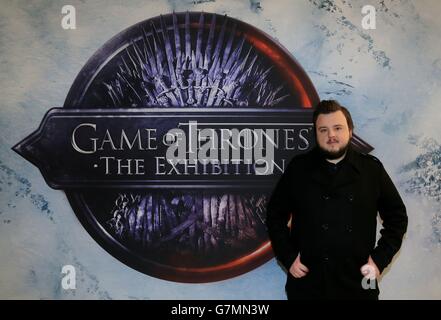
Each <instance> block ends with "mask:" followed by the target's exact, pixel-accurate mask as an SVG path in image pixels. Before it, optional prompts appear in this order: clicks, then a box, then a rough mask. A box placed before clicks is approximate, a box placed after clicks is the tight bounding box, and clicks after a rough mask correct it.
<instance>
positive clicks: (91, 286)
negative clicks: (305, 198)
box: [0, 0, 441, 299]
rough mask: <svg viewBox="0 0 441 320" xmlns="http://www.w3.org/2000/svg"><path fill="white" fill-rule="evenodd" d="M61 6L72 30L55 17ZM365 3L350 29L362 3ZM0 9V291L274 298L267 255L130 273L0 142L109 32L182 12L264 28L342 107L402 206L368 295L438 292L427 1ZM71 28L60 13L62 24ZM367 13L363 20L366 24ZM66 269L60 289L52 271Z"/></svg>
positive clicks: (433, 45) (279, 278)
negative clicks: (398, 233) (219, 275)
mask: <svg viewBox="0 0 441 320" xmlns="http://www.w3.org/2000/svg"><path fill="white" fill-rule="evenodd" d="M65 4H69V5H72V6H73V8H74V9H75V14H76V19H75V24H76V26H75V27H76V28H75V29H65V28H63V25H62V20H63V17H64V16H66V12H65V13H63V12H62V8H63V6H64V5H65ZM365 5H372V6H373V7H374V8H375V9H376V19H375V22H376V23H375V27H376V28H375V29H367V30H366V29H364V28H363V25H362V19H363V17H364V16H365V15H366V13H364V14H363V13H362V7H363V6H365ZM1 6H2V10H1V12H0V20H1V23H0V59H1V63H0V88H1V89H0V90H1V101H0V104H1V109H0V113H1V116H0V130H1V135H0V139H1V144H0V230H1V232H0V298H3V299H13V298H18V299H285V298H286V297H285V293H284V283H285V277H286V276H285V274H284V272H283V270H282V269H281V267H280V266H279V265H278V264H277V263H276V261H275V260H274V259H271V260H270V261H268V262H265V263H263V264H261V265H259V266H258V267H257V268H254V269H252V270H250V271H248V272H245V273H242V274H240V275H237V276H235V277H232V278H228V279H224V280H221V281H215V282H203V281H202V282H201V283H193V284H188V283H181V282H175V281H168V280H163V279H159V278H157V277H153V276H149V275H147V274H144V273H141V272H138V271H136V270H134V269H132V268H130V267H129V266H127V265H125V264H124V263H122V262H121V261H119V260H117V259H115V258H114V257H113V256H112V255H110V254H109V253H108V252H106V251H105V250H104V249H103V248H102V247H101V246H100V245H98V244H97V243H96V242H95V241H94V239H93V238H92V237H91V236H90V235H89V234H88V233H87V232H86V230H85V229H84V228H83V226H82V225H81V224H80V222H79V220H78V219H77V217H76V215H75V213H74V211H73V210H72V209H71V207H70V205H69V202H68V199H67V197H66V195H65V193H64V192H63V191H60V190H54V189H51V188H50V187H49V186H48V185H47V184H46V182H45V181H44V179H43V177H42V175H41V174H40V172H39V170H38V169H37V168H36V167H35V166H33V165H32V164H31V163H29V162H27V161H26V160H25V159H23V158H22V157H20V156H19V155H18V154H17V153H15V152H13V151H12V150H11V148H12V147H13V146H14V145H15V144H16V143H17V142H19V141H20V140H22V139H23V138H25V137H26V136H27V135H28V134H30V133H31V132H32V131H34V130H36V129H37V128H38V126H39V124H40V122H41V119H42V118H43V116H44V115H45V113H46V112H47V110H49V109H50V108H51V107H61V106H63V104H64V103H65V100H66V96H67V94H68V92H69V90H70V88H71V86H72V84H73V83H74V80H75V78H76V77H77V75H78V73H79V72H80V70H81V69H82V68H83V66H84V65H85V64H86V62H87V61H88V59H89V58H90V57H91V56H92V55H93V54H94V53H95V52H96V51H97V50H98V49H100V48H101V47H102V45H103V44H104V43H106V42H107V41H108V40H109V39H110V38H112V37H113V36H114V35H116V34H118V33H119V32H121V31H122V30H124V29H126V28H128V27H130V26H132V25H134V24H136V23H138V22H140V21H143V20H145V19H149V18H153V17H156V16H158V15H160V14H168V13H172V12H173V11H175V12H184V11H187V10H188V11H204V12H206V13H217V14H220V15H224V14H226V15H228V16H229V17H231V18H236V19H239V20H241V21H243V22H246V23H248V24H250V25H252V26H254V27H256V28H257V29H260V30H262V31H264V32H266V33H267V34H268V35H269V36H271V37H272V38H273V39H275V41H276V42H278V43H280V44H281V45H282V46H283V47H285V48H286V49H287V50H288V51H289V52H290V53H291V54H292V56H294V57H295V59H296V60H297V62H298V63H299V65H300V66H301V67H302V68H303V69H304V70H305V72H306V74H307V75H308V76H309V78H310V80H311V82H312V84H313V86H314V87H315V89H316V91H317V93H318V95H319V97H320V98H321V99H337V100H338V101H339V102H340V103H341V104H343V105H345V106H347V107H348V108H349V110H350V111H351V113H352V115H353V119H354V122H355V133H356V134H357V136H359V137H361V138H362V139H363V141H365V142H366V143H368V144H369V145H371V146H372V147H373V148H374V150H373V151H372V154H373V155H375V156H377V157H378V158H380V159H381V160H382V162H383V164H384V165H385V167H386V169H387V170H388V172H389V173H390V175H391V177H392V179H393V181H394V182H395V183H396V185H397V187H398V189H399V191H400V193H401V195H402V196H403V199H404V202H405V204H406V206H407V209H408V214H409V228H408V232H407V234H406V236H405V239H404V242H403V246H402V249H401V250H400V252H399V253H398V254H397V256H396V258H395V259H394V261H393V264H392V266H391V267H390V268H388V269H387V270H386V271H385V273H384V274H383V276H382V279H381V281H380V289H381V294H380V298H381V299H440V298H441V287H440V286H439V284H440V283H441V272H440V271H439V265H441V214H440V212H441V203H440V202H441V187H440V179H441V146H440V143H441V130H439V129H438V123H439V122H440V120H441V113H440V112H439V110H438V109H439V107H440V103H439V101H441V93H440V90H439V89H440V84H441V36H440V34H439V30H441V23H440V22H439V15H440V14H441V4H440V3H439V2H438V1H435V0H432V1H430V0H426V1H404V0H402V1H350V2H349V1H344V0H341V1H319V0H310V1H306V0H305V1H251V0H250V1H228V0H224V1H220V0H219V1H127V2H124V3H123V2H121V1H70V2H69V3H62V2H59V1H32V2H28V1H14V2H10V1H2V3H1ZM70 22H71V23H72V21H70ZM371 22H372V21H371ZM65 265H72V266H73V267H74V268H75V270H76V288H75V289H74V290H72V289H70V290H69V289H68V290H66V289H64V288H63V286H62V279H63V277H64V276H65V275H64V274H63V273H62V268H63V266H65Z"/></svg>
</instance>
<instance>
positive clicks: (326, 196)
mask: <svg viewBox="0 0 441 320" xmlns="http://www.w3.org/2000/svg"><path fill="white" fill-rule="evenodd" d="M323 199H325V200H329V199H331V197H330V196H329V195H327V194H325V195H324V196H323Z"/></svg>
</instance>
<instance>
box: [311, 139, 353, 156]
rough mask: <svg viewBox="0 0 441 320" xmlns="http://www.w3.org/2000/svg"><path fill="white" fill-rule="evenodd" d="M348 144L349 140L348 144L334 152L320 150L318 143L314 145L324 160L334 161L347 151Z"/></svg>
mask: <svg viewBox="0 0 441 320" xmlns="http://www.w3.org/2000/svg"><path fill="white" fill-rule="evenodd" d="M350 142H351V139H349V140H348V142H347V143H346V144H345V145H344V146H342V147H340V148H339V149H338V150H335V151H329V150H326V149H324V148H322V147H321V146H320V144H319V143H318V141H317V142H316V143H317V146H318V149H319V151H320V154H321V155H322V156H323V157H324V158H325V159H328V160H335V159H338V158H340V157H342V156H343V155H344V154H345V153H346V151H348V148H349V144H350Z"/></svg>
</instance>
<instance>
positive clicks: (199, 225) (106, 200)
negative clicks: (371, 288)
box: [63, 12, 318, 282]
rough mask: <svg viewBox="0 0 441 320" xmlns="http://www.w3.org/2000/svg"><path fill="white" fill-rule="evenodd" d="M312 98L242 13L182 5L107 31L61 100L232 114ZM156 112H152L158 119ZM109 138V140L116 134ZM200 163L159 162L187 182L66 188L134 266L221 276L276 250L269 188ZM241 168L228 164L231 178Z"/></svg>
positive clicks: (86, 221)
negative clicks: (227, 180)
mask: <svg viewBox="0 0 441 320" xmlns="http://www.w3.org/2000/svg"><path fill="white" fill-rule="evenodd" d="M317 101H318V95H317V93H316V91H315V89H314V87H313V85H312V83H311V81H310V80H309V78H308V76H307V75H306V73H305V72H304V71H303V69H302V68H301V67H300V65H299V64H298V63H297V62H296V60H295V59H294V58H293V57H292V56H291V55H290V54H289V53H288V52H287V51H286V50H285V49H284V48H283V47H282V46H281V45H280V44H278V43H277V42H275V41H274V40H272V39H271V38H270V37H269V36H268V35H266V34H265V33H263V32H262V31H260V30H258V29H256V28H254V27H252V26H250V25H248V24H246V23H244V22H241V21H239V20H237V19H232V18H229V17H226V16H220V15H217V14H208V13H201V12H187V13H173V14H168V15H163V16H159V17H155V18H151V19H148V20H145V21H142V22H140V23H138V24H136V25H134V26H132V27H130V28H128V29H126V30H124V31H123V32H121V33H119V34H118V35H116V36H115V37H113V38H112V39H111V40H109V41H108V42H107V43H106V44H105V45H103V46H102V48H100V49H99V50H98V51H97V52H96V53H95V54H94V55H93V56H92V57H91V58H90V59H89V61H88V62H87V63H86V65H85V66H84V67H83V69H82V70H81V71H80V73H79V74H78V76H77V78H76V79H75V81H74V83H73V85H72V87H71V89H70V91H69V94H68V96H67V98H66V101H65V103H64V106H63V108H66V109H105V110H107V111H111V110H113V109H115V110H120V109H127V110H133V109H146V108H147V109H148V108H151V109H152V110H164V114H162V115H161V116H162V117H163V118H161V119H164V117H165V119H167V117H168V118H169V119H171V118H174V117H176V116H177V114H179V115H182V114H185V113H186V112H187V111H188V112H190V111H191V112H193V113H197V114H198V115H200V114H204V113H206V114H211V113H212V112H213V111H216V112H217V114H222V115H223V119H225V121H224V123H225V122H226V121H228V119H233V118H234V117H235V114H236V113H234V112H232V110H236V111H237V109H238V108H239V109H243V110H247V109H250V108H252V109H253V110H256V109H258V112H257V116H256V113H255V114H254V117H255V118H256V117H257V118H258V117H259V114H260V111H259V110H261V114H262V116H263V115H268V113H270V114H271V112H273V111H276V110H279V109H287V108H288V109H309V108H311V106H313V105H314V104H315V103H317ZM165 111H168V112H165ZM236 111H235V112H236ZM262 119H263V118H262ZM190 120H191V117H190ZM161 121H163V120H161ZM161 121H160V120H155V121H153V123H155V124H156V126H157V127H158V128H159V127H160V126H161V125H162V122H161ZM244 121H246V118H244ZM188 123H190V121H189V122H188ZM125 125H126V124H125ZM217 125H219V124H217ZM245 127H246V126H245ZM220 132H221V133H222V132H223V131H220ZM229 132H230V133H231V132H232V131H231V130H230V131H229ZM253 134H254V133H253ZM242 138H244V137H242ZM106 139H107V140H106ZM121 139H122V138H121ZM244 139H245V138H244ZM245 140H246V139H245ZM103 141H105V142H106V143H107V145H110V146H112V147H113V145H112V143H113V141H111V136H110V135H109V136H106V135H105V136H104V137H103ZM133 141H135V140H131V141H129V139H128V138H127V137H126V142H127V143H130V142H132V143H135V142H133ZM220 141H222V140H220ZM241 141H243V140H241ZM144 142H145V141H144ZM102 143H104V142H102ZM244 145H246V143H244ZM215 147H216V148H217V149H219V148H221V146H215ZM114 149H117V146H116V147H115V148H114ZM245 149H246V148H245ZM117 151H118V150H117ZM244 152H245V151H244ZM120 153H121V154H123V153H124V151H120ZM158 158H159V157H158ZM156 160H158V159H156ZM166 160H167V159H166ZM158 161H159V160H158ZM161 166H162V164H161V165H159V168H160V169H161V168H162V167H161ZM164 166H165V164H164ZM204 168H205V167H204ZM204 168H203V169H201V171H198V172H195V170H194V168H193V167H191V166H189V167H186V169H185V170H187V171H185V170H182V169H178V167H175V166H173V167H171V169H167V170H163V171H161V172H160V174H161V175H163V176H169V175H173V174H174V175H179V177H182V176H185V178H186V179H187V181H188V180H191V179H192V178H193V177H195V176H196V175H197V176H198V177H197V179H194V184H192V185H188V183H187V184H186V186H185V187H183V186H181V185H180V184H179V183H176V184H173V183H167V184H162V185H147V186H140V187H139V188H124V187H121V186H117V185H116V186H115V187H114V188H108V187H107V188H100V187H99V186H95V187H94V188H84V189H81V188H80V189H78V188H77V189H66V194H67V197H68V199H69V202H70V204H71V205H72V207H73V209H74V211H75V213H76V215H77V217H78V218H79V220H80V221H81V223H82V224H83V226H84V227H85V228H86V229H87V231H88V232H89V234H90V235H91V236H92V237H93V238H94V239H95V240H96V241H97V242H98V243H99V244H100V245H101V246H102V247H103V248H104V249H105V250H107V251H108V252H109V253H110V254H112V255H113V256H114V257H116V258H117V259H119V260H120V261H122V262H123V263H125V264H127V265H128V266H130V267H132V268H134V269H136V270H139V271H141V272H144V273H146V274H148V275H151V276H154V277H158V278H161V279H166V280H171V281H178V282H211V281H218V280H223V279H228V278H231V277H234V276H237V275H239V274H243V273H245V272H248V271H250V270H252V269H254V268H256V267H257V266H259V265H261V264H262V263H264V262H266V261H268V260H269V259H271V258H272V257H273V254H272V250H271V245H270V243H269V240H268V236H267V232H266V227H265V218H266V203H267V200H268V197H269V195H270V192H271V190H267V189H262V188H259V186H258V185H255V188H254V187H253V186H248V187H247V188H240V186H241V183H242V180H240V179H237V181H236V182H234V184H233V185H232V186H230V187H227V186H225V185H217V186H216V185H215V186H211V187H206V186H207V185H208V184H207V182H209V180H210V179H214V178H216V179H218V180H219V175H221V173H220V172H221V169H222V167H221V165H219V166H217V167H216V168H215V169H213V168H211V169H209V170H208V171H207V172H204V171H203V170H205V169H204ZM145 169H146V170H148V169H149V168H145ZM156 170H157V172H158V168H156ZM210 170H211V171H210ZM244 170H245V169H244ZM240 174H246V172H245V173H244V172H241V173H240ZM240 174H239V172H230V176H232V177H233V178H234V176H235V175H238V176H240ZM215 176H216V177H215ZM201 177H202V178H203V179H202V178H201ZM273 179H277V177H273ZM218 180H216V181H218ZM219 181H220V180H219ZM236 186H237V188H236Z"/></svg>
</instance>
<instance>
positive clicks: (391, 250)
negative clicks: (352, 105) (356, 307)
mask: <svg viewBox="0 0 441 320" xmlns="http://www.w3.org/2000/svg"><path fill="white" fill-rule="evenodd" d="M313 124H314V131H315V135H316V147H315V148H314V149H313V150H311V151H309V152H307V153H306V154H302V155H299V156H296V157H294V158H293V160H292V161H291V162H290V163H289V165H288V166H287V168H286V170H285V172H284V174H283V176H282V177H281V179H280V180H279V182H278V184H277V186H276V189H275V190H274V192H273V194H272V196H271V199H270V201H269V203H268V207H267V227H268V233H269V236H270V239H271V242H272V247H273V250H274V252H275V255H276V257H277V258H278V260H279V261H280V262H281V263H282V264H283V266H284V267H285V268H286V269H287V271H288V279H287V283H286V292H287V295H288V299H375V300H376V299H378V295H379V289H378V285H377V283H376V282H375V280H374V279H373V278H375V279H377V278H378V276H379V275H380V273H381V272H382V271H383V270H384V268H386V267H387V266H388V265H389V263H390V262H391V260H392V258H393V256H394V255H395V254H396V253H397V251H398V250H399V248H400V246H401V242H402V238H403V235H404V233H405V232H406V229H407V214H406V207H405V206H404V204H403V201H402V199H401V197H400V195H399V194H398V191H397V189H396V188H395V186H394V184H393V183H392V181H391V179H390V178H389V176H388V174H387V173H386V171H385V169H384V167H383V165H382V164H381V162H380V161H379V160H378V159H377V158H375V157H373V156H371V155H364V154H361V153H358V152H356V151H355V150H353V149H352V148H351V147H350V141H351V138H352V132H353V122H352V119H351V115H350V113H349V112H348V110H347V109H346V108H345V107H343V106H341V105H339V104H338V102H336V101H332V100H330V101H321V102H320V103H319V104H318V106H317V107H316V109H315V111H314V114H313ZM377 213H379V214H380V217H381V219H382V221H383V222H382V224H383V229H382V230H381V237H380V239H379V240H378V243H377V244H376V243H375V242H376V227H377ZM290 219H291V221H290V223H288V222H289V220H290ZM288 225H290V227H289V226H288ZM364 276H366V278H364ZM368 278H369V280H368Z"/></svg>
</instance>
